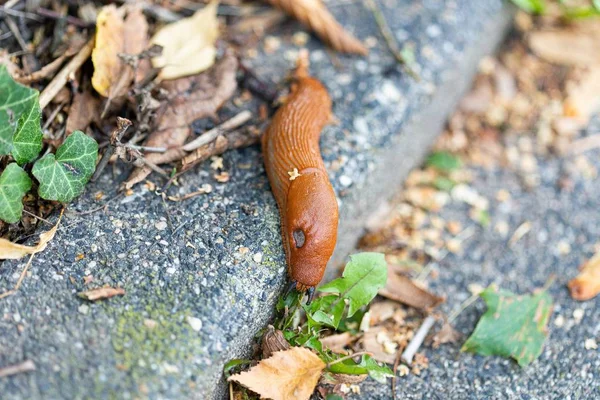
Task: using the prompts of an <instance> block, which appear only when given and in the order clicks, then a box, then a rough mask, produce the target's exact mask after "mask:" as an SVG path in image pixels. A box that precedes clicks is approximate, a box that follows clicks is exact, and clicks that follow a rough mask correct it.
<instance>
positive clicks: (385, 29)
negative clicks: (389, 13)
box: [363, 0, 421, 81]
mask: <svg viewBox="0 0 600 400" xmlns="http://www.w3.org/2000/svg"><path fill="white" fill-rule="evenodd" d="M363 1H364V2H365V5H366V6H367V8H369V9H370V10H371V12H372V13H373V17H375V22H377V26H378V27H379V31H380V32H381V34H382V35H383V38H384V39H385V43H386V44H387V47H388V49H390V52H391V53H392V54H393V55H394V58H395V59H396V61H398V63H400V64H401V65H402V66H403V67H404V70H405V71H406V72H407V73H408V74H409V75H410V76H412V77H413V79H415V80H416V81H420V80H421V78H420V77H419V74H417V73H416V72H415V70H413V69H412V68H411V67H410V66H409V65H408V62H407V61H406V59H405V58H404V56H402V53H401V52H400V49H399V48H398V45H397V44H396V40H395V39H394V34H393V33H392V31H391V29H390V27H389V25H388V24H387V22H386V20H385V16H384V15H383V12H382V11H381V9H380V8H379V7H378V6H377V4H376V3H375V0H363Z"/></svg>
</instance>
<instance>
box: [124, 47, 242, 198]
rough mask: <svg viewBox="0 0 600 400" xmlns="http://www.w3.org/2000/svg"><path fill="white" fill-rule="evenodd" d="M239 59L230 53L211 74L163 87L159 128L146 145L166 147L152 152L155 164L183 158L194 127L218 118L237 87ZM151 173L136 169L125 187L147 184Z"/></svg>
mask: <svg viewBox="0 0 600 400" xmlns="http://www.w3.org/2000/svg"><path fill="white" fill-rule="evenodd" d="M236 70H237V59H236V58H235V56H234V55H233V54H231V53H226V54H225V56H224V57H223V59H221V61H219V62H218V63H217V64H216V65H215V66H214V67H213V68H211V69H210V70H209V71H207V72H205V73H202V74H199V75H194V76H189V77H186V78H180V79H175V80H172V81H165V82H163V83H162V85H161V87H162V88H163V89H164V90H165V91H166V92H167V98H166V99H164V101H163V102H162V106H161V108H160V109H159V110H158V112H157V120H158V124H157V128H156V129H155V130H154V132H152V134H150V137H149V138H148V140H146V142H145V145H146V146H149V147H166V148H167V151H166V152H164V153H150V154H147V155H146V156H145V158H146V159H147V160H148V161H150V162H152V163H154V164H164V163H168V162H171V161H174V160H179V159H181V158H182V157H183V156H184V155H185V152H184V151H183V150H182V149H181V146H183V144H184V143H185V141H186V139H187V138H188V136H189V135H190V133H191V129H190V124H191V123H192V122H193V121H195V120H197V119H199V118H204V117H213V118H215V115H216V112H217V110H218V109H219V108H220V107H221V106H222V105H223V103H225V102H226V101H227V100H228V99H229V98H230V97H231V96H233V93H234V92H235V89H236V88H237V81H236V77H235V74H236ZM150 172H151V169H150V168H138V169H136V170H135V171H134V172H133V173H132V174H131V176H130V177H129V180H128V181H127V183H126V185H125V187H126V188H127V189H130V188H131V187H132V186H133V185H135V184H136V183H138V182H141V181H143V180H144V179H145V178H146V177H147V176H148V175H149V174H150Z"/></svg>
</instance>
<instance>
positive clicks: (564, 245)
mask: <svg viewBox="0 0 600 400" xmlns="http://www.w3.org/2000/svg"><path fill="white" fill-rule="evenodd" d="M557 249H558V253H559V254H560V255H561V256H565V255H567V254H569V253H570V252H571V245H570V244H569V242H567V241H566V240H561V241H560V242H558V246H557Z"/></svg>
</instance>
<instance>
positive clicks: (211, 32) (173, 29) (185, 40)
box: [150, 0, 219, 79]
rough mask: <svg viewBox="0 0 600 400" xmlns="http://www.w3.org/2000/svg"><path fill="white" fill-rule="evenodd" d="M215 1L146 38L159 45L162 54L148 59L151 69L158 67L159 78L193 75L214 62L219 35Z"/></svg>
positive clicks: (217, 3) (216, 2) (216, 3)
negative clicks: (150, 61) (150, 59)
mask: <svg viewBox="0 0 600 400" xmlns="http://www.w3.org/2000/svg"><path fill="white" fill-rule="evenodd" d="M218 5H219V2H218V1H217V0H213V1H211V2H210V3H209V4H208V5H207V6H206V7H204V8H203V9H201V10H199V11H197V12H196V13H195V14H194V15H192V16H191V17H189V18H184V19H181V20H179V21H177V22H174V23H172V24H169V25H167V26H165V27H163V28H162V29H160V30H159V31H158V32H157V33H156V34H155V35H154V36H153V37H152V39H151V40H150V42H151V43H152V44H157V45H159V46H162V48H163V50H162V54H161V55H160V56H158V57H154V58H153V59H152V64H153V65H154V67H155V68H162V70H161V71H160V73H159V75H158V78H159V79H176V78H181V77H184V76H188V75H194V74H197V73H199V72H202V71H205V70H207V69H208V68H210V67H211V66H212V65H213V64H214V62H215V56H216V54H217V49H216V48H215V41H216V40H217V38H218V37H219V20H218V19H217V7H218Z"/></svg>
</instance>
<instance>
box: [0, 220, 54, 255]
mask: <svg viewBox="0 0 600 400" xmlns="http://www.w3.org/2000/svg"><path fill="white" fill-rule="evenodd" d="M61 219H62V212H61V214H60V217H58V221H57V222H56V225H54V227H53V228H52V229H50V230H49V231H46V232H44V233H42V234H40V242H39V243H38V244H37V245H35V246H25V245H22V244H17V243H13V242H10V241H8V240H6V239H2V238H0V260H18V259H19V258H23V257H25V256H26V255H28V254H35V253H39V252H40V251H43V250H44V249H45V248H46V246H47V245H48V242H50V241H51V240H52V239H54V235H55V234H56V230H57V229H58V225H59V224H60V220H61Z"/></svg>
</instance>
